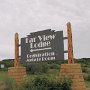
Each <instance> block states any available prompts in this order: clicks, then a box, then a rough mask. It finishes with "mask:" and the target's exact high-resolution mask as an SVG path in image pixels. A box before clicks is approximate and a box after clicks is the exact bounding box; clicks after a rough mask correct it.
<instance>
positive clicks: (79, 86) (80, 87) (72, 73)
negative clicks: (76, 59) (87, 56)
mask: <svg viewBox="0 0 90 90" xmlns="http://www.w3.org/2000/svg"><path fill="white" fill-rule="evenodd" d="M63 77H68V78H71V80H72V81H73V83H72V90H86V86H85V82H84V78H83V74H82V69H81V65H80V64H61V70H60V78H63Z"/></svg>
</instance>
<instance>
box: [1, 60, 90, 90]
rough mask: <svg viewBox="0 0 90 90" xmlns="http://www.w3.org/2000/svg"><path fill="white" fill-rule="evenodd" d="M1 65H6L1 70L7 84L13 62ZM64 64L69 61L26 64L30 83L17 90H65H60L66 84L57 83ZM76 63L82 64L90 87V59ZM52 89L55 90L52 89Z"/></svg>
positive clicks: (5, 61)
mask: <svg viewBox="0 0 90 90" xmlns="http://www.w3.org/2000/svg"><path fill="white" fill-rule="evenodd" d="M0 63H4V64H5V68H4V69H0V81H4V82H5V80H6V81H8V80H7V79H6V78H5V77H7V69H8V67H11V66H13V60H9V61H8V60H4V61H2V62H0ZM62 63H67V60H65V61H64V62H61V61H48V62H39V63H31V64H29V65H25V64H24V66H26V68H27V73H28V79H29V81H27V82H24V83H23V84H22V85H21V86H19V87H18V89H16V90H21V89H20V88H22V90H25V88H27V87H28V88H32V90H34V89H33V88H39V90H42V89H44V90H64V89H60V88H61V87H62V85H63V86H64V85H65V83H64V84H61V81H57V77H58V75H59V71H60V65H61V64H62ZM75 63H79V64H81V66H82V72H83V74H84V79H85V82H86V86H87V87H90V59H89V58H82V59H75ZM4 79H5V80H4ZM44 80H45V81H44ZM66 81H67V80H66ZM11 82H13V81H12V80H10V82H9V83H11ZM36 82H38V83H37V85H36ZM14 84H15V83H14ZM66 84H67V87H68V88H70V87H69V86H71V83H67V82H66ZM7 85H11V84H7ZM50 85H51V86H50ZM58 85H59V86H60V87H59V89H55V88H54V87H57V86H58ZM68 85H69V86H68ZM65 86H66V85H65ZM65 86H64V87H65ZM7 87H9V86H7ZM10 87H13V85H12V86H10ZM51 87H52V88H53V89H50V88H51ZM45 88H49V89H45ZM5 90H10V89H5ZM12 90H14V89H12ZM26 90H28V89H26ZM65 90H70V89H65Z"/></svg>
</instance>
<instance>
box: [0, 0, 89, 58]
mask: <svg viewBox="0 0 90 90" xmlns="http://www.w3.org/2000/svg"><path fill="white" fill-rule="evenodd" d="M68 21H70V22H71V23H72V29H73V47H74V57H75V58H83V57H90V30H89V29H90V0H0V59H5V58H14V34H15V32H18V33H19V38H21V37H24V36H26V35H28V34H29V33H30V32H33V31H34V32H35V31H38V30H39V31H40V30H44V29H49V28H50V29H55V30H56V31H59V30H63V31H64V36H67V28H66V23H67V22H68ZM66 48H67V45H66V44H65V49H66Z"/></svg>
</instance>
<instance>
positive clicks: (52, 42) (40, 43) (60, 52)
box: [21, 29, 64, 62]
mask: <svg viewBox="0 0 90 90" xmlns="http://www.w3.org/2000/svg"><path fill="white" fill-rule="evenodd" d="M48 60H64V42H63V31H57V32H55V31H54V30H51V29H48V30H44V31H38V32H34V33H30V35H27V37H25V38H21V61H22V62H38V61H48Z"/></svg>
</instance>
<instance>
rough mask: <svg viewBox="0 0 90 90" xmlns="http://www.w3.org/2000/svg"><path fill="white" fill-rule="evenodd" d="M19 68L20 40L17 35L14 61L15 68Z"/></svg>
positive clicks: (16, 34)
mask: <svg viewBox="0 0 90 90" xmlns="http://www.w3.org/2000/svg"><path fill="white" fill-rule="evenodd" d="M17 66H19V38H18V33H15V59H14V67H17Z"/></svg>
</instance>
